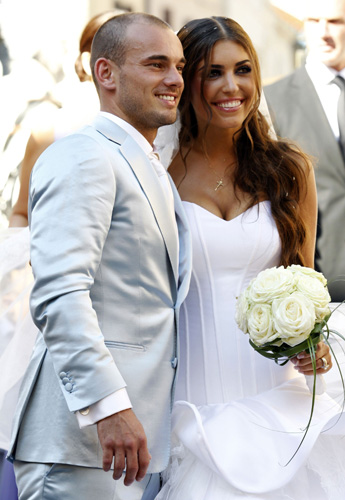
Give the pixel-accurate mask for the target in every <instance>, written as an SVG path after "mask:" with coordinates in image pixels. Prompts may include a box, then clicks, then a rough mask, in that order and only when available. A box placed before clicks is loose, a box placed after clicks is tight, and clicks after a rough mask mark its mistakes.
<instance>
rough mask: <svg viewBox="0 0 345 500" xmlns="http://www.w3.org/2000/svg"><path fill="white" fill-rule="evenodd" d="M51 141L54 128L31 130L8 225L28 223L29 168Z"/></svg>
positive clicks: (52, 140)
mask: <svg viewBox="0 0 345 500" xmlns="http://www.w3.org/2000/svg"><path fill="white" fill-rule="evenodd" d="M53 142H54V129H53V128H52V127H51V128H45V129H40V130H37V131H32V133H31V135H30V137H29V140H28V143H27V145H26V149H25V154H24V158H23V161H22V165H21V169H20V189H19V196H18V200H17V202H16V204H15V205H14V206H13V210H12V214H11V216H10V218H9V226H10V227H25V226H27V225H28V197H29V182H30V175H31V170H32V168H33V166H34V165H35V163H36V160H37V159H38V157H39V156H40V155H41V154H42V153H43V151H44V150H45V149H46V148H47V147H48V146H50V144H52V143H53Z"/></svg>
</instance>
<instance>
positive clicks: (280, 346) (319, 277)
mask: <svg viewBox="0 0 345 500" xmlns="http://www.w3.org/2000/svg"><path fill="white" fill-rule="evenodd" d="M330 301H331V297H330V295H329V292H328V289H327V280H326V278H325V277H324V276H323V274H321V273H319V272H317V271H314V270H313V269H311V268H308V267H302V266H299V265H292V266H289V267H287V268H284V267H283V266H281V267H278V268H277V267H273V268H270V269H266V270H264V271H262V272H260V273H259V274H258V276H257V277H256V278H254V279H253V280H252V281H251V282H250V284H249V285H248V287H247V288H246V290H245V291H244V292H243V293H242V294H241V295H240V297H239V298H238V300H237V303H236V322H237V324H238V326H239V328H240V329H241V330H242V331H243V332H244V333H246V334H249V343H250V344H251V346H252V347H253V348H254V349H255V350H256V351H257V352H258V353H260V354H261V355H263V356H265V357H267V358H270V359H274V361H275V362H276V363H278V364H280V365H284V364H285V363H287V362H288V361H289V359H290V358H292V357H294V356H296V355H297V354H299V353H300V352H302V351H308V352H309V354H310V357H311V361H312V365H313V371H314V378H313V387H312V404H311V413H310V418H309V422H308V424H307V426H306V428H305V432H304V436H303V438H302V441H301V443H300V445H299V447H298V448H297V450H296V452H295V453H294V455H293V457H294V456H295V454H296V453H297V451H298V450H299V448H300V446H301V445H302V443H303V440H304V438H305V436H306V433H307V431H308V429H309V426H310V423H311V420H312V416H313V411H314V403H315V386H316V361H315V349H316V345H317V344H318V343H319V342H320V341H321V340H324V341H325V342H326V343H327V344H328V345H329V347H330V350H331V352H332V353H333V358H334V361H335V363H336V364H337V366H338V369H339V373H340V377H341V381H342V385H343V390H344V393H345V385H344V380H343V376H342V373H341V370H340V366H339V363H338V361H337V359H336V357H335V356H334V352H333V349H332V347H331V345H330V344H329V342H328V337H329V334H330V332H332V333H334V334H336V335H338V336H339V337H341V338H342V339H343V340H345V339H344V338H343V337H342V335H340V333H338V332H336V331H334V330H330V329H329V328H328V325H327V321H328V319H329V318H330V316H331V310H330V308H329V303H330ZM343 407H344V403H343ZM293 457H292V458H293ZM292 458H291V459H290V460H289V462H290V461H291V460H292ZM289 462H288V463H289Z"/></svg>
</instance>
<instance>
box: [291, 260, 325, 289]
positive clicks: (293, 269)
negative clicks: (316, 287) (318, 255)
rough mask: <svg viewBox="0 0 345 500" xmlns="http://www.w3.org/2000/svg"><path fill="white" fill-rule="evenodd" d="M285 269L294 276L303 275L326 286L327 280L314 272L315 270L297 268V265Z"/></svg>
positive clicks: (302, 267)
mask: <svg viewBox="0 0 345 500" xmlns="http://www.w3.org/2000/svg"><path fill="white" fill-rule="evenodd" d="M287 269H289V270H290V271H291V272H292V273H293V274H294V275H296V276H298V275H304V276H310V277H312V278H316V279H318V280H319V281H320V282H321V283H322V284H323V286H326V285H327V280H326V278H325V277H324V275H323V274H322V273H319V272H318V271H315V269H312V268H311V267H304V266H299V265H297V264H293V265H292V266H289V267H288V268H287Z"/></svg>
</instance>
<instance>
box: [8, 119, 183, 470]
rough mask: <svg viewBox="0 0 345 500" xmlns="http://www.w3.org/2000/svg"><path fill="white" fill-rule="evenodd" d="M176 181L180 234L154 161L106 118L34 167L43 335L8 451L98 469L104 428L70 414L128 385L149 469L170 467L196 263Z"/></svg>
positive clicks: (34, 301) (35, 302)
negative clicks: (183, 322)
mask: <svg viewBox="0 0 345 500" xmlns="http://www.w3.org/2000/svg"><path fill="white" fill-rule="evenodd" d="M172 188H173V192H174V198H175V207H176V220H177V223H178V233H179V244H178V241H177V236H176V233H175V234H174V231H173V230H172V224H173V223H174V220H173V214H171V210H169V206H168V202H167V200H166V198H165V196H164V192H163V190H162V187H161V184H160V182H159V179H158V177H157V175H156V173H155V171H154V170H153V168H152V165H151V163H150V161H149V160H148V158H147V157H146V155H145V154H144V152H143V151H142V150H141V148H140V147H139V146H138V145H137V143H136V142H135V141H134V140H133V139H132V138H131V137H130V136H129V135H128V134H127V133H126V132H125V131H124V130H123V129H121V128H120V127H118V126H117V125H115V124H114V123H113V122H112V121H111V120H108V119H107V118H105V117H101V116H99V117H98V118H97V119H96V120H95V122H94V123H93V126H88V127H85V128H84V129H82V130H81V131H80V132H78V133H75V134H73V135H71V136H69V137H66V138H64V139H62V140H60V141H57V142H56V143H55V144H53V145H52V146H51V147H50V148H48V150H46V152H44V153H43V155H42V156H41V157H40V159H39V160H38V162H37V164H36V165H35V168H34V170H33V173H32V177H31V187H30V201H29V205H30V212H31V239H32V240H31V262H32V268H33V272H34V277H35V284H34V288H33V291H32V296H31V310H32V315H33V318H34V321H35V323H36V325H37V326H38V328H39V329H40V331H41V333H42V335H41V334H39V335H38V340H37V344H36V347H35V350H34V354H33V357H32V360H31V363H30V366H29V369H28V371H27V374H26V376H25V382H24V385H23V387H22V390H21V395H20V400H19V405H18V408H17V416H16V420H15V425H14V435H13V443H12V446H11V450H10V455H11V456H12V457H13V456H14V457H15V458H16V459H19V460H26V461H38V462H52V463H54V462H59V463H68V464H75V465H83V466H91V467H101V466H102V450H101V447H100V445H99V442H98V438H97V430H96V426H91V427H87V428H85V429H83V430H80V429H79V427H78V425H77V420H76V416H75V415H74V413H73V412H75V411H76V410H79V409H82V408H84V407H87V406H89V405H92V404H93V403H95V402H97V401H99V400H100V399H102V398H104V397H105V396H107V395H109V394H111V393H112V392H114V391H116V390H118V389H120V388H123V387H125V386H126V387H127V391H128V393H129V397H130V399H131V401H132V404H133V410H134V412H135V413H136V415H137V417H138V418H139V420H140V421H141V422H142V424H143V426H144V429H145V432H146V435H147V438H148V446H149V450H150V452H151V454H152V460H151V464H150V469H149V472H157V471H160V470H162V469H164V467H165V466H166V465H167V462H168V457H169V442H170V410H171V404H172V397H173V382H174V377H175V371H176V364H177V358H176V356H177V336H176V325H177V324H178V315H179V308H180V305H181V302H182V301H183V300H184V298H185V296H186V293H187V290H188V285H189V278H190V272H191V243H190V236H189V232H188V228H187V222H186V219H185V216H184V213H183V208H182V205H181V202H180V199H179V196H178V194H177V192H176V189H175V187H174V186H172ZM178 249H179V269H178V268H177V265H176V263H177V261H178V259H177V252H178Z"/></svg>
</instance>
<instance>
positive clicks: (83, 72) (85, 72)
mask: <svg viewBox="0 0 345 500" xmlns="http://www.w3.org/2000/svg"><path fill="white" fill-rule="evenodd" d="M122 13H123V11H121V10H110V11H107V12H102V13H101V14H98V15H97V16H94V17H93V18H92V19H90V21H89V22H88V23H87V25H86V26H85V28H84V29H83V32H82V34H81V36H80V39H79V56H78V57H77V60H76V62H75V65H74V67H75V71H76V73H77V75H78V78H79V80H80V81H81V82H86V81H91V80H92V77H91V68H90V54H91V45H92V40H93V37H94V36H95V34H96V33H97V31H98V29H99V28H100V27H101V26H102V24H104V23H105V22H106V21H108V20H109V19H111V18H112V17H114V16H116V15H118V14H122Z"/></svg>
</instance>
